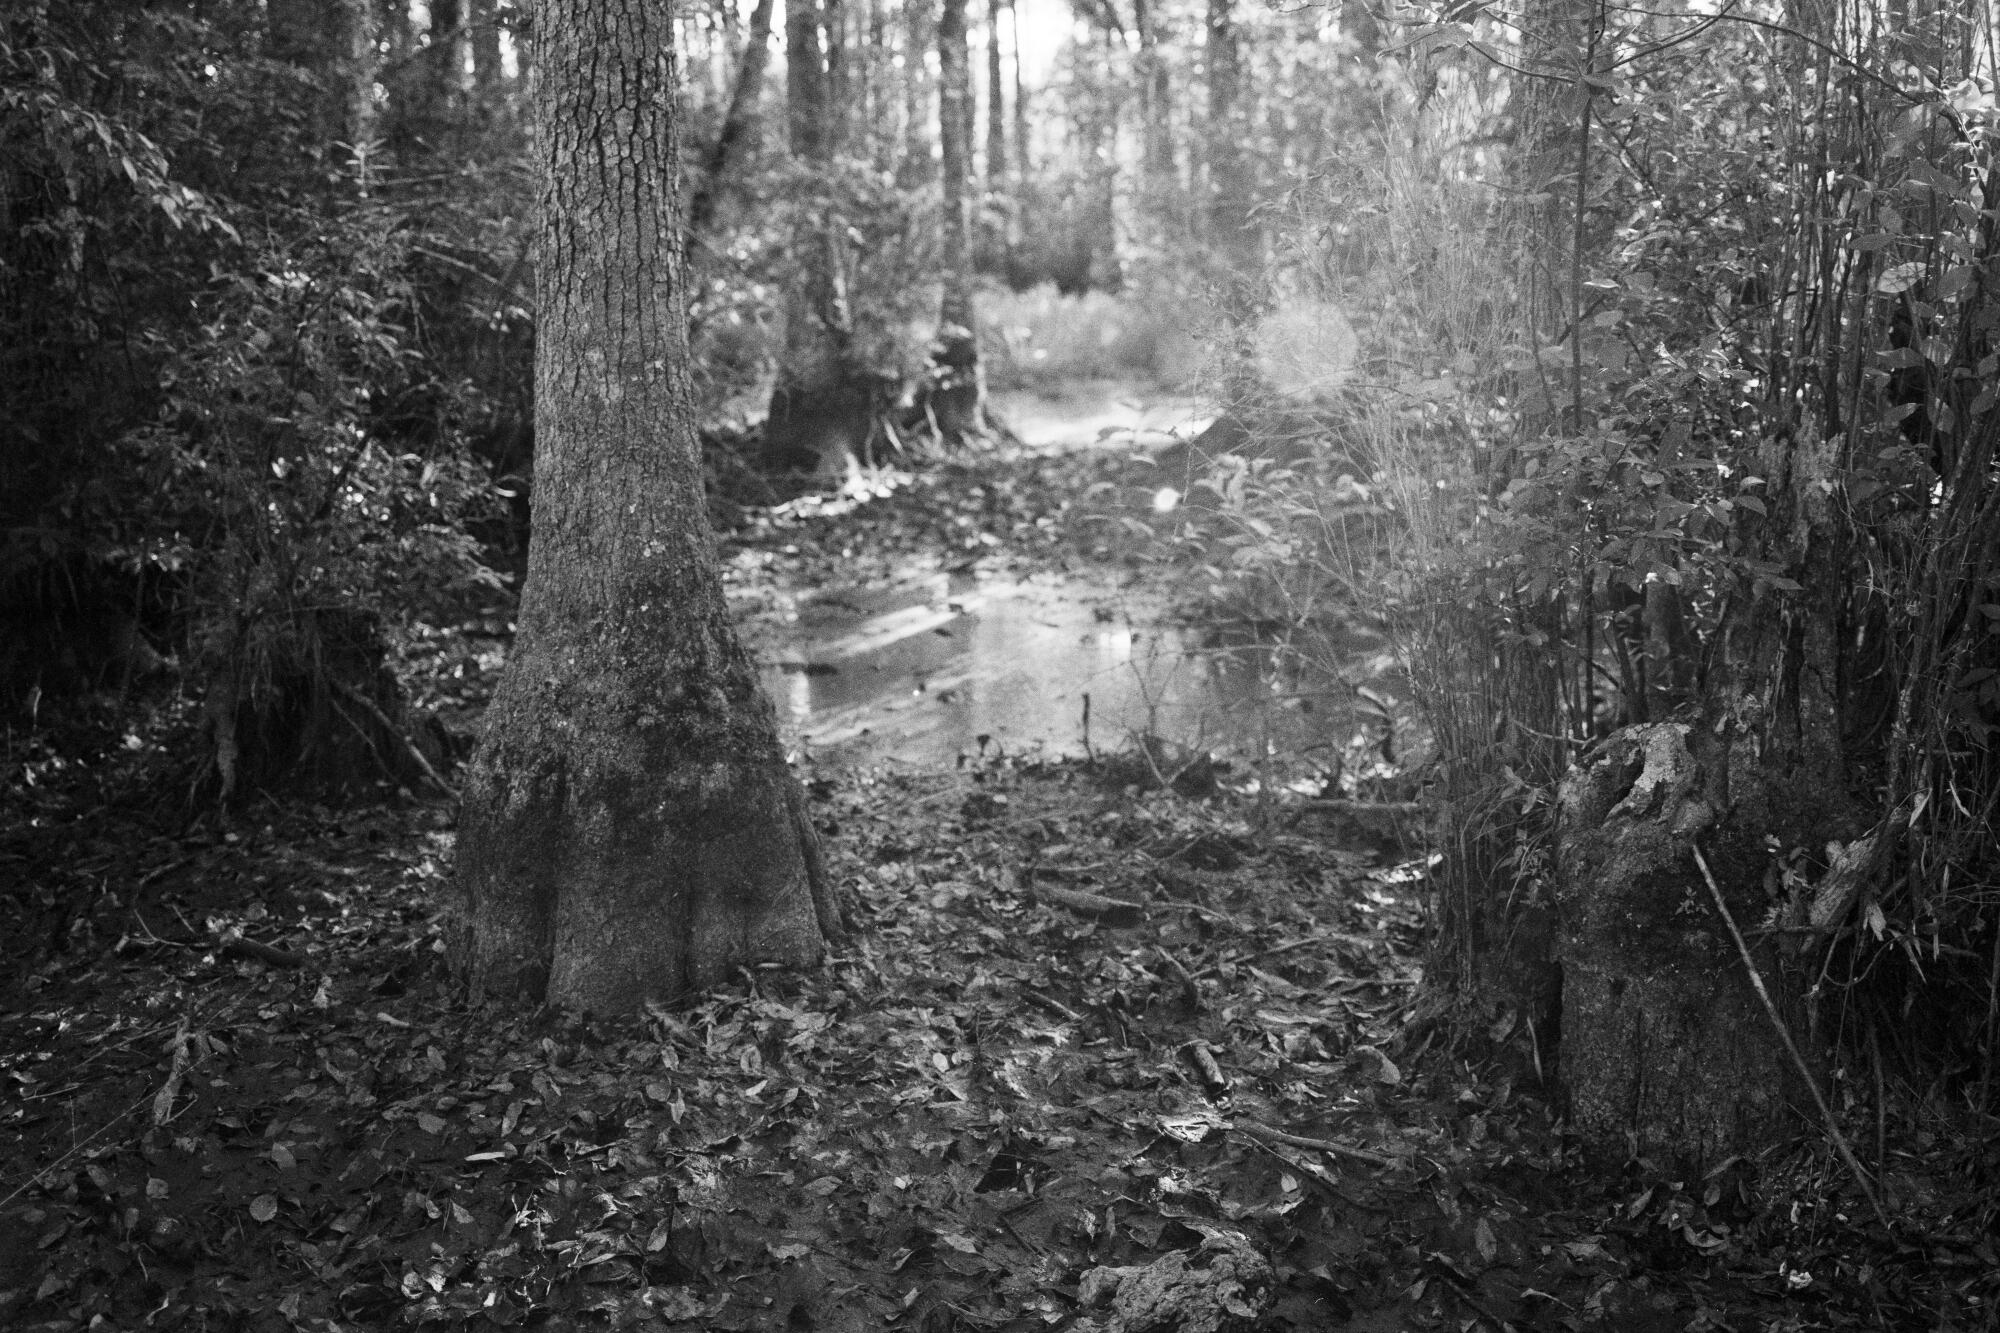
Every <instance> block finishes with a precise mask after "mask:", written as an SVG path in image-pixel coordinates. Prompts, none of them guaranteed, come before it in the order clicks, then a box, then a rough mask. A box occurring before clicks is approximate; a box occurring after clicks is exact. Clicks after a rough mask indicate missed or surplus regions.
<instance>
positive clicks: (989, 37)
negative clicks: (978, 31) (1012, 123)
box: [986, 0, 1007, 199]
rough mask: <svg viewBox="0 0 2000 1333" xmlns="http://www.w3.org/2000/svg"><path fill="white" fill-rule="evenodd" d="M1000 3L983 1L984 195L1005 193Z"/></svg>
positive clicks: (1003, 91) (1005, 123) (1003, 93)
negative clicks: (984, 85) (984, 75)
mask: <svg viewBox="0 0 2000 1333" xmlns="http://www.w3.org/2000/svg"><path fill="white" fill-rule="evenodd" d="M1002 8H1003V6H1002V0H986V193H987V194H988V195H989V196H991V197H993V198H995V199H1001V198H1004V197H1005V196H1006V194H1007V92H1006V71H1005V67H1004V66H1003V65H1002V63H1001V59H1000V14H1001V10H1002Z"/></svg>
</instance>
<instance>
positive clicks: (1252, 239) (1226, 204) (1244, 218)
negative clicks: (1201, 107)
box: [1207, 0, 1264, 399]
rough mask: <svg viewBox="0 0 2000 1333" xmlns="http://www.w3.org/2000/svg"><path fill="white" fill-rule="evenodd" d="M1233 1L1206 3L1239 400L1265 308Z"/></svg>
mask: <svg viewBox="0 0 2000 1333" xmlns="http://www.w3.org/2000/svg"><path fill="white" fill-rule="evenodd" d="M1233 8H1234V7H1233V0H1208V34H1207V36H1208V40H1207V60H1208V134H1207V149H1208V152H1207V157H1208V234H1209V242H1210V244H1211V245H1213V246H1214V247H1215V255H1216V259H1217V263H1218V268H1219V272H1218V273H1217V275H1216V280H1217V286H1218V287H1219V289H1220V296H1221V304H1222V316H1223V319H1224V320H1225V321H1226V324H1227V330H1226V332H1227V339H1228V343H1227V347H1226V349H1225V355H1226V356H1227V365H1226V366H1225V368H1224V378H1225V387H1224V392H1225V394H1226V395H1227V396H1228V397H1230V398H1232V399H1233V398H1240V397H1242V396H1243V393H1244V392H1245V391H1247V390H1248V389H1250V388H1251V387H1252V385H1253V384H1254V378H1255V374H1256V369H1255V355H1254V351H1253V348H1252V335H1253V333H1254V331H1255V330H1254V324H1255V321H1256V317H1257V312H1258V306H1259V305H1260V304H1261V302H1262V288H1263V280H1264V242H1263V236H1262V234H1261V232H1260V231H1259V229H1258V227H1257V225H1256V219H1255V213H1254V211H1253V210H1254V205H1255V187H1256V181H1255V176H1254V174H1253V173H1254V164H1253V160H1252V158H1251V155H1250V154H1249V153H1246V152H1244V151H1243V146H1244V144H1246V143H1248V142H1250V140H1249V137H1248V133H1247V125H1246V123H1245V121H1246V117H1245V116H1244V114H1243V111H1244V105H1243V103H1244V99H1243V87H1242V82H1243V69H1242V56H1241V53H1240V51H1239V50H1238V49H1237V37H1236V19H1235V14H1234V12H1233Z"/></svg>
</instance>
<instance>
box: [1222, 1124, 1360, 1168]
mask: <svg viewBox="0 0 2000 1333" xmlns="http://www.w3.org/2000/svg"><path fill="white" fill-rule="evenodd" d="M1231 1127H1232V1128H1234V1129H1236V1130H1238V1131H1240V1132H1241V1133H1244V1134H1247V1135H1249V1136H1250V1137H1251V1138H1253V1139H1258V1140H1261V1141H1262V1142H1265V1143H1283V1144H1286V1145H1288V1146H1290V1147H1293V1148H1310V1149H1311V1150H1313V1151H1314V1152H1323V1153H1331V1154H1332V1155H1333V1156H1335V1157H1346V1158H1350V1159H1352V1160H1353V1161H1356V1162H1366V1163H1367V1164H1368V1165H1370V1166H1394V1165H1395V1164H1396V1159H1395V1158H1393V1157H1384V1156H1383V1155H1382V1154H1381V1153H1375V1152H1369V1151H1368V1150H1367V1149H1366V1148H1352V1147H1349V1146H1348V1145H1347V1144H1345V1143H1335V1142H1334V1141H1333V1140H1332V1139H1312V1138H1307V1137H1306V1136H1305V1135H1303V1134H1287V1133H1286V1132H1285V1131H1284V1130H1282V1129H1273V1128H1271V1127H1270V1126H1269V1125H1264V1124H1259V1123H1258V1122H1257V1121H1255V1120H1245V1119H1243V1118H1241V1117H1240V1116H1239V1117H1237V1118H1236V1119H1235V1120H1234V1121H1233V1122H1232V1125H1231Z"/></svg>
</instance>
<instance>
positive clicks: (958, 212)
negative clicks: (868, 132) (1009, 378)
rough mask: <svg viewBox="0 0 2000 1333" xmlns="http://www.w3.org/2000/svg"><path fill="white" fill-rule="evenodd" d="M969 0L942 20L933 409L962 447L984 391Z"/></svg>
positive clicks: (973, 428)
mask: <svg viewBox="0 0 2000 1333" xmlns="http://www.w3.org/2000/svg"><path fill="white" fill-rule="evenodd" d="M965 5H966V0H944V8H943V10H942V12H941V14H940V15H939V19H938V70H939V77H938V91H939V96H938V140H939V142H940V144H941V145H942V146H943V153H942V155H941V161H940V164H939V169H940V174H941V176H942V179H943V183H944V217H943V231H944V234H943V237H942V241H943V244H942V245H941V246H940V247H939V248H940V250H941V252H942V260H943V266H944V297H943V300H942V301H941V302H940V304H939V307H938V333H937V345H936V346H935V347H934V348H933V350H932V354H931V362H932V384H931V389H930V398H929V401H930V405H931V408H932V412H933V415H935V416H936V418H937V423H938V433H939V434H940V435H942V436H943V437H944V439H945V440H946V441H947V442H962V441H963V440H965V439H966V438H967V437H969V436H971V435H975V434H977V433H979V432H980V430H981V429H982V426H983V421H984V397H985V395H984V386H983V383H982V379H983V377H982V375H981V373H980V366H979V335H978V323H977V315H976V312H975V310H974V308H973V298H972V288H973V273H972V198H971V193H972V191H971V183H972V60H971V55H970V52H969V51H968V50H967V46H966V29H965Z"/></svg>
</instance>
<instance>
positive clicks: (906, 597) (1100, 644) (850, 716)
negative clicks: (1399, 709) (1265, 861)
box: [759, 574, 1388, 766]
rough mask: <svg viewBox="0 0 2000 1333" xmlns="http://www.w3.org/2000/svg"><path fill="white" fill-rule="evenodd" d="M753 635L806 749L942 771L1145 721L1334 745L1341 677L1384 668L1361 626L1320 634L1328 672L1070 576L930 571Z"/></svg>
mask: <svg viewBox="0 0 2000 1333" xmlns="http://www.w3.org/2000/svg"><path fill="white" fill-rule="evenodd" d="M796 612H797V614H796V620H795V622H794V623H793V624H791V625H789V626H787V627H785V628H783V629H781V630H778V631H776V632H769V631H767V632H766V633H764V634H763V635H760V636H759V637H760V638H762V640H763V641H762V643H761V644H760V645H759V647H760V649H761V656H762V658H763V660H764V662H765V668H764V670H765V684H766V687H767V688H768V689H769V690H770V693H771V697H772V699H773V700H774V701H775V702H776V703H777V704H778V706H779V712H780V714H781V721H782V723H783V726H784V729H785V731H786V733H787V737H788V739H789V740H790V741H791V742H792V743H794V744H797V745H800V746H802V747H803V748H805V749H807V750H808V751H810V752H812V753H814V754H816V755H817V756H819V757H820V758H822V759H829V760H833V761H835V762H854V763H868V762H881V761H900V762H903V763H908V764H912V765H917V766H936V765H940V764H943V765H949V764H950V763H952V762H953V761H955V760H956V758H957V757H958V756H959V755H961V754H973V753H978V752H980V751H981V750H982V749H984V750H986V751H988V752H990V751H991V750H992V749H993V748H994V747H999V748H1000V749H1002V750H1003V751H1005V752H1006V753H1011V754H1021V753H1027V752H1039V753H1041V754H1044V755H1050V756H1054V755H1081V754H1083V753H1085V751H1086V749H1096V750H1107V749H1115V748H1118V747H1119V746H1121V745H1123V744H1125V743H1126V741H1127V740H1128V738H1129V737H1130V736H1131V735H1132V734H1133V733H1138V732H1150V733H1152V734H1155V735H1159V736H1162V737H1165V738H1166V739H1168V740H1170V741H1173V742H1176V743H1178V744H1181V745H1185V746H1188V747H1190V748H1195V749H1207V750H1213V751H1215V752H1217V753H1220V754H1229V755H1234V756H1237V757H1240V758H1246V759H1247V758H1252V757H1254V756H1256V755H1257V754H1259V753H1284V754H1287V755H1289V756H1292V757H1309V756H1310V755H1311V754H1312V753H1313V752H1315V751H1325V752H1328V753H1331V752H1332V751H1333V750H1337V749H1339V748H1340V747H1341V746H1343V745H1346V744H1348V743H1349V742H1350V741H1351V740H1352V739H1353V738H1354V735H1355V734H1356V730H1357V728H1364V729H1365V728H1366V727H1367V726H1369V725H1371V722H1372V719H1373V718H1374V717H1375V713H1374V711H1373V709H1372V706H1371V705H1366V704H1364V703H1362V701H1360V700H1359V699H1358V698H1357V696H1356V694H1355V687H1356V686H1357V685H1358V684H1361V683H1363V681H1365V680H1366V679H1370V678H1373V677H1375V676H1378V675H1379V674H1380V673H1381V672H1382V671H1383V670H1384V669H1385V668H1386V666H1387V665H1388V657H1387V654H1386V652H1385V650H1384V648H1383V645H1382V644H1381V643H1380V642H1379V640H1377V639H1375V638H1374V637H1373V636H1370V635H1366V634H1356V635H1353V636H1350V638H1351V641H1350V642H1343V643H1336V644H1328V645H1322V647H1323V649H1324V650H1325V651H1323V652H1321V653H1320V654H1316V656H1318V657H1319V658H1320V659H1321V660H1323V661H1326V662H1337V663H1340V664H1341V665H1340V666H1339V667H1338V668H1334V667H1331V666H1324V667H1319V668H1314V667H1309V666H1305V665H1302V664H1300V663H1299V662H1297V661H1296V660H1293V659H1289V658H1286V657H1283V656H1279V655H1274V654H1273V652H1272V650H1271V648H1270V647H1269V646H1268V645H1259V644H1247V645H1240V646H1237V647H1233V648H1232V647H1218V646H1215V645H1212V644H1204V643H1201V642H1199V641H1198V640H1197V638H1196V637H1195V636H1194V635H1193V634H1191V633H1190V632H1188V631H1183V630H1180V629H1176V628H1172V627H1167V626H1162V625H1160V624H1159V623H1158V622H1159V612H1160V607H1159V606H1158V605H1156V604H1149V603H1147V602H1145V601H1144V600H1142V599H1139V598H1137V597H1135V596H1133V595H1130V594H1128V593H1125V592H1121V591H1120V590H1119V589H1118V588H1116V587H1114V586H1109V585H1104V584H1094V583H1090V582H1087V581H1084V580H1081V579H1075V578H1042V579H1036V580H1031V581H1027V582H1015V581H1010V580H998V579H996V580H980V579H977V578H975V577H973V576H971V575H947V574H939V575H935V576H931V577H927V578H920V579H913V580H910V581H907V582H904V583H901V584H898V585H897V586H895V587H892V588H890V589H887V590H861V591H835V592H827V593H822V594H820V595H818V596H816V597H813V598H810V599H808V600H805V601H803V602H801V603H800V604H799V605H798V606H797V608H796Z"/></svg>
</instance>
